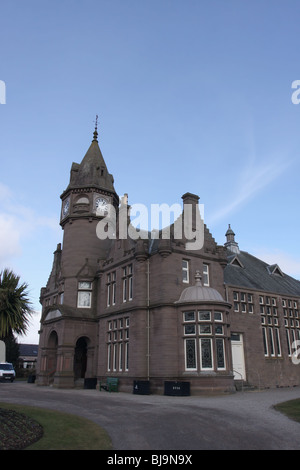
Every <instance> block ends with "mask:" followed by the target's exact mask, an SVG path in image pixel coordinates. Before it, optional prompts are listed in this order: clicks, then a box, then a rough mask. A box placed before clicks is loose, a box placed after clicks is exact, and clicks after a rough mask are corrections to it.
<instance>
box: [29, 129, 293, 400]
mask: <svg viewBox="0 0 300 470" xmlns="http://www.w3.org/2000/svg"><path fill="white" fill-rule="evenodd" d="M61 200H62V209H61V216H60V224H61V227H62V229H63V244H62V246H61V244H59V245H58V246H57V249H56V251H55V252H54V260H53V266H52V271H51V273H50V276H49V279H48V282H47V285H46V287H43V288H42V289H41V298H40V301H41V304H42V317H41V330H40V343H39V356H38V378H37V383H38V384H39V385H48V384H50V383H52V384H53V386H56V387H75V386H83V385H82V384H83V381H84V380H85V379H87V378H95V379H97V381H98V383H99V381H103V380H105V379H106V378H107V377H118V379H119V390H121V391H122V390H123V391H132V389H133V383H135V381H140V383H142V382H144V381H146V382H147V383H148V384H149V385H150V391H151V393H164V392H166V386H168V385H169V384H174V383H175V385H176V384H181V385H182V384H185V383H188V384H189V389H190V393H192V394H198V393H203V392H232V391H234V390H235V388H236V384H237V383H243V384H244V385H245V384H249V385H252V386H256V387H274V386H292V385H296V384H297V385H299V384H300V368H299V367H298V366H297V365H296V364H295V363H294V362H295V361H294V362H293V356H292V353H293V348H292V342H293V341H295V340H297V339H300V327H299V321H300V319H299V302H300V282H299V281H297V280H295V279H293V278H291V277H290V276H287V275H286V274H284V273H283V272H282V271H281V269H280V267H279V266H277V265H274V266H268V265H267V264H266V263H264V262H263V261H261V260H259V259H257V258H254V257H253V256H251V255H250V254H248V253H246V252H244V251H241V250H240V249H239V246H238V243H237V242H236V241H235V234H234V233H233V231H232V229H231V228H230V227H229V228H228V231H227V233H226V243H225V245H224V246H221V245H218V244H217V243H216V242H215V240H214V238H213V237H212V235H211V233H210V232H209V230H208V228H207V227H206V226H205V225H204V224H203V222H202V221H201V218H200V217H199V211H198V200H199V197H198V196H196V195H194V194H190V193H186V194H184V195H183V196H182V213H181V215H180V216H179V217H178V219H177V220H176V221H175V222H174V223H173V224H171V225H170V227H168V229H169V236H167V237H164V236H163V233H162V231H160V232H158V233H157V234H156V235H157V236H155V237H153V234H150V233H147V232H142V231H141V232H140V233H138V232H137V231H135V230H134V229H133V227H132V225H131V222H130V207H129V206H128V203H127V196H126V195H125V196H124V197H123V198H122V199H120V198H119V196H118V194H117V193H116V191H115V188H114V179H113V177H112V175H111V174H110V173H109V172H108V169H107V166H106V164H105V161H104V158H103V156H102V153H101V150H100V147H99V144H98V134H97V128H96V129H95V132H94V138H93V141H92V143H91V145H90V147H89V149H88V150H87V153H86V155H85V156H84V158H83V160H82V161H81V163H80V164H78V163H73V164H72V167H71V174H70V183H69V185H68V186H67V188H66V189H65V191H64V192H63V193H62V195H61ZM188 208H189V211H190V208H191V211H190V212H188ZM188 216H189V217H190V219H189V220H190V222H191V227H192V235H193V234H194V233H196V232H195V227H196V229H197V223H198V222H199V220H200V225H201V230H202V232H201V233H202V234H203V237H202V243H201V246H200V247H199V248H197V249H195V247H194V246H192V245H191V244H190V243H189V241H190V239H189V238H188V237H187V236H186V232H185V231H184V230H183V231H181V233H182V236H181V237H178V236H177V235H176V234H177V232H176V229H177V227H178V226H181V228H182V227H183V226H185V225H184V224H185V221H187V220H188V218H189V217H188ZM176 224H179V225H176ZM198 226H199V224H198ZM124 233H125V234H126V236H124ZM130 233H132V236H129V234H130ZM105 234H106V235H105ZM133 235H134V236H133ZM179 388H180V387H179Z"/></svg>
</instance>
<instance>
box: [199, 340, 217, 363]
mask: <svg viewBox="0 0 300 470" xmlns="http://www.w3.org/2000/svg"><path fill="white" fill-rule="evenodd" d="M199 344H200V365H201V369H202V370H213V367H214V365H213V355H212V340H211V338H200V339H199Z"/></svg>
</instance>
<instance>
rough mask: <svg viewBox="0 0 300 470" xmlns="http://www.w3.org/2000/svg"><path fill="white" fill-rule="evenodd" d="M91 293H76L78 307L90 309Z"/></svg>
mask: <svg viewBox="0 0 300 470" xmlns="http://www.w3.org/2000/svg"><path fill="white" fill-rule="evenodd" d="M91 295H92V294H91V292H84V291H83V292H81V291H79V292H78V307H90V306H91Z"/></svg>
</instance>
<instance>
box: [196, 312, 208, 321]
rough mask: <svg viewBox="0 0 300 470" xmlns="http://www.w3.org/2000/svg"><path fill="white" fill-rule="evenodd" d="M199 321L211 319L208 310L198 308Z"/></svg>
mask: <svg viewBox="0 0 300 470" xmlns="http://www.w3.org/2000/svg"><path fill="white" fill-rule="evenodd" d="M198 315H199V321H211V312H210V311H209V310H199V312H198Z"/></svg>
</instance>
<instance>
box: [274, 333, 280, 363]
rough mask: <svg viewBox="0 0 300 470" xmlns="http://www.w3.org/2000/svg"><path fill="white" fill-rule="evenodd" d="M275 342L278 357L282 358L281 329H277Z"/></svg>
mask: <svg viewBox="0 0 300 470" xmlns="http://www.w3.org/2000/svg"><path fill="white" fill-rule="evenodd" d="M274 331H275V342H276V348H277V355H278V356H281V344H280V334H279V328H275V330H274Z"/></svg>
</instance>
